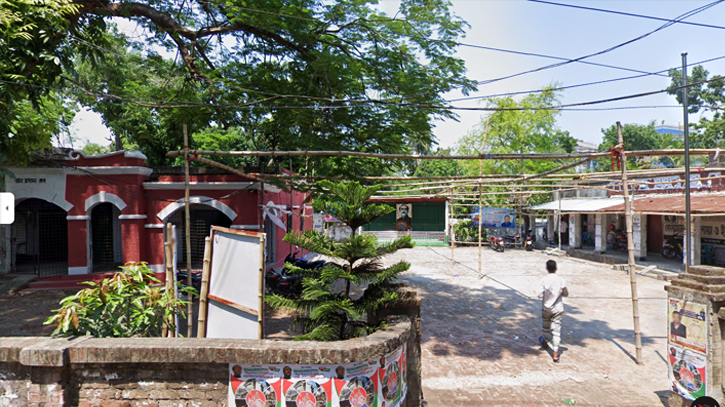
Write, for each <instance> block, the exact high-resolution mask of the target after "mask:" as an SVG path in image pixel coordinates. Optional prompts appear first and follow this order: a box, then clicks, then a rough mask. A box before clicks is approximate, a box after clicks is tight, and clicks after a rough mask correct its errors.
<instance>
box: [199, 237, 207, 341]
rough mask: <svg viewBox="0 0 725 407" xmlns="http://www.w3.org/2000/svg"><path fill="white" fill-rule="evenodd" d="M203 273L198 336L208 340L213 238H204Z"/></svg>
mask: <svg viewBox="0 0 725 407" xmlns="http://www.w3.org/2000/svg"><path fill="white" fill-rule="evenodd" d="M201 270H202V272H201V292H200V293H199V323H198V325H197V328H196V336H197V337H199V338H206V316H207V309H208V308H207V307H208V301H209V298H208V297H209V276H210V274H211V237H209V236H207V237H205V238H204V266H203V267H202V269H201Z"/></svg>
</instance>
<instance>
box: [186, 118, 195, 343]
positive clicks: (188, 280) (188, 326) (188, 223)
mask: <svg viewBox="0 0 725 407" xmlns="http://www.w3.org/2000/svg"><path fill="white" fill-rule="evenodd" d="M184 170H185V171H184V213H185V216H186V221H185V225H186V230H185V235H186V274H187V275H186V284H187V286H188V287H193V285H192V283H191V214H190V210H189V134H188V133H187V130H186V124H184ZM193 302H194V296H193V295H190V296H189V305H188V307H187V309H186V312H187V315H186V337H187V338H191V334H192V332H193V330H192V326H191V320H192V313H193V312H194V307H193Z"/></svg>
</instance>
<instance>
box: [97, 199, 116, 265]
mask: <svg viewBox="0 0 725 407" xmlns="http://www.w3.org/2000/svg"><path fill="white" fill-rule="evenodd" d="M120 215H121V211H120V210H119V209H118V208H117V207H116V206H115V205H113V204H112V203H110V202H104V203H100V204H98V205H96V206H94V207H93V209H91V222H90V223H91V227H90V233H91V261H92V262H91V264H92V265H93V268H92V270H93V271H94V272H105V271H113V270H115V269H117V268H118V267H119V266H121V265H122V264H123V243H122V242H123V241H122V239H121V220H120V219H118V217H119V216H120Z"/></svg>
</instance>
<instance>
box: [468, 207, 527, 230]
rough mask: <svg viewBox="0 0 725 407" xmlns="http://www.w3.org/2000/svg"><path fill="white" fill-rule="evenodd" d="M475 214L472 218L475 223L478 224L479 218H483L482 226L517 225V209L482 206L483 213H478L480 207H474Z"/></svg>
mask: <svg viewBox="0 0 725 407" xmlns="http://www.w3.org/2000/svg"><path fill="white" fill-rule="evenodd" d="M471 212H473V214H472V215H471V218H472V220H473V224H474V225H476V226H478V221H479V219H481V218H483V223H482V224H481V227H484V228H513V227H515V226H516V223H515V222H516V211H515V210H514V209H507V208H487V207H483V208H481V212H482V213H481V214H479V213H478V207H477V206H474V207H473V208H472V211H471Z"/></svg>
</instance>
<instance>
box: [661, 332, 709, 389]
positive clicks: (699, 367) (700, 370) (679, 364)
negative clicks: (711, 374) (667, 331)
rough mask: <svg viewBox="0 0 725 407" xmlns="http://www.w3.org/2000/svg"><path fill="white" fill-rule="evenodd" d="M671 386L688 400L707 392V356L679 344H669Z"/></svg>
mask: <svg viewBox="0 0 725 407" xmlns="http://www.w3.org/2000/svg"><path fill="white" fill-rule="evenodd" d="M667 349H668V355H667V356H668V362H669V363H668V364H669V377H670V386H672V391H673V392H675V393H677V394H679V395H681V396H682V397H684V398H686V399H688V400H694V399H696V398H698V397H702V396H704V395H705V393H706V386H705V383H706V374H707V358H706V357H705V355H703V354H700V353H697V352H694V351H692V350H689V349H687V348H683V347H681V346H677V345H672V344H670V345H667Z"/></svg>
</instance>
